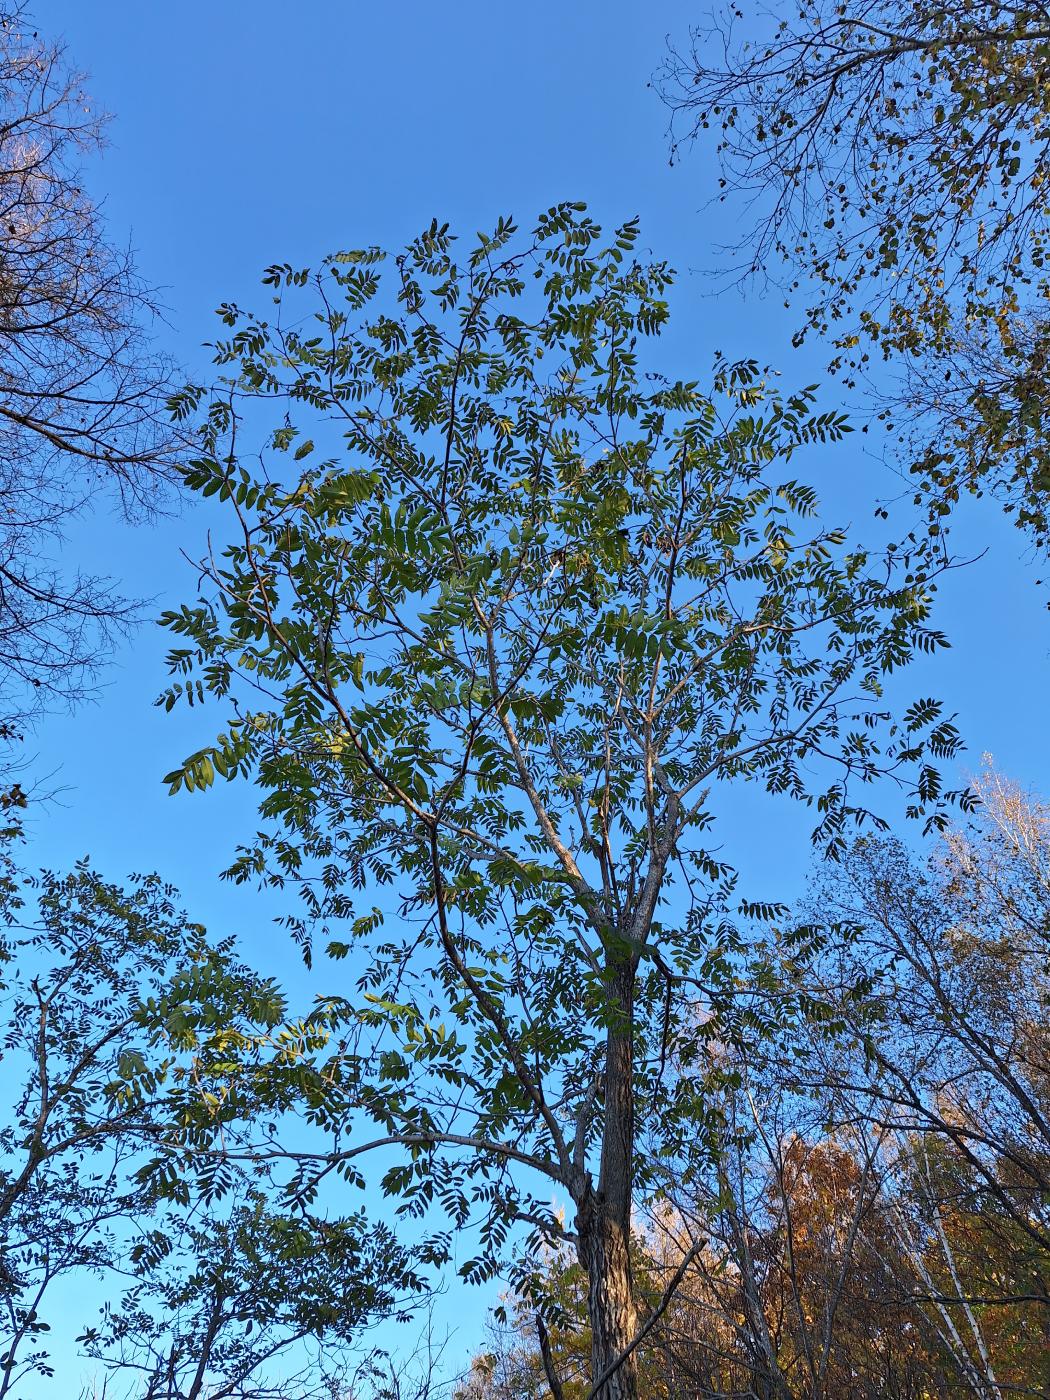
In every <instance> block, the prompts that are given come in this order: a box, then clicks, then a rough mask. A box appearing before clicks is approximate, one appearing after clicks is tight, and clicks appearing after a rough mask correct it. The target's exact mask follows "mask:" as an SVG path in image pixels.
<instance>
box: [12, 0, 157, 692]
mask: <svg viewBox="0 0 1050 1400" xmlns="http://www.w3.org/2000/svg"><path fill="white" fill-rule="evenodd" d="M103 131H104V121H103V118H102V117H101V115H100V114H99V113H98V111H97V110H96V109H95V108H94V107H93V106H92V104H91V102H90V101H89V99H88V98H87V96H86V95H85V93H84V91H83V87H82V82H81V79H80V77H79V75H78V74H77V73H76V72H75V71H74V70H73V69H72V68H70V66H69V64H68V62H67V59H66V55H65V53H64V51H63V49H62V47H61V45H59V44H56V43H53V42H50V41H46V40H44V39H42V38H41V37H40V36H39V34H38V33H36V32H34V31H33V29H32V27H31V20H30V18H29V16H28V15H27V13H26V11H25V9H24V7H22V6H21V5H15V6H10V5H7V6H2V7H0V498H2V502H3V504H2V507H0V511H2V514H0V704H2V706H3V709H4V710H5V711H6V712H7V715H8V717H9V718H17V717H20V716H21V715H24V714H25V713H26V712H32V710H34V709H35V708H39V706H40V705H41V704H45V703H47V702H48V701H49V700H51V701H53V700H56V699H59V700H67V699H74V698H76V697H77V696H78V695H81V694H83V693H84V691H85V688H87V687H89V685H90V683H91V678H92V675H93V672H94V671H95V669H96V667H97V664H98V663H99V661H100V659H101V658H102V657H103V656H104V654H105V651H106V645H107V642H108V641H109V639H110V637H111V636H112V634H113V633H114V631H119V630H120V629H122V628H124V627H126V626H127V625H128V624H129V622H130V621H131V620H132V618H133V617H134V613H135V608H134V606H133V604H132V603H131V602H129V600H127V599H126V598H123V597H122V596H121V595H120V592H119V589H118V587H116V586H115V585H114V584H112V583H111V582H110V581H109V580H107V579H106V578H104V577H101V576H99V575H97V574H94V573H91V572H86V571H83V572H82V571H80V570H78V569H77V568H76V567H75V566H74V567H73V568H69V567H65V566H63V565H62V564H61V563H60V562H59V561H58V559H57V558H56V555H57V554H58V553H59V552H60V548H61V545H62V541H63V537H64V533H65V529H66V527H67V526H68V524H69V523H70V522H71V521H72V520H73V519H74V518H75V517H76V516H78V515H80V514H82V513H83V512H84V511H85V510H86V509H87V508H88V507H90V506H92V505H93V504H95V503H97V502H98V501H100V500H102V499H104V498H106V497H109V498H110V499H111V500H115V502H116V503H117V505H118V506H119V508H120V509H121V510H122V511H123V512H124V513H125V514H126V515H129V516H134V515H136V514H141V513H142V512H149V511H150V510H151V509H153V508H154V507H155V505H156V503H157V500H158V496H157V490H158V486H159V485H160V484H161V483H163V482H170V481H171V480H172V479H173V476H174V473H173V467H174V461H175V452H176V447H177V443H176V438H175V436H174V434H173V432H172V430H171V428H170V426H169V422H168V415H167V412H166V408H165V404H166V398H167V393H168V372H169V366H168V364H167V363H166V362H165V360H164V359H163V357H161V356H159V355H157V354H155V353H154V352H153V350H152V348H151V345H150V343H149V338H148V333H147V332H148V328H149V326H150V323H151V319H152V317H153V315H154V314H155V306H154V304H153V301H152V299H151V297H150V294H149V292H148V290H147V288H146V287H145V285H144V284H143V282H142V281H141V279H140V278H139V276H138V275H137V274H136V271H135V267H134V264H133V262H132V259H131V257H130V254H129V253H128V252H127V251H126V250H124V249H122V248H120V247H119V246H117V245H116V244H115V243H114V242H112V241H111V239H110V238H109V236H108V233H107V230H106V227H105V224H104V221H103V219H102V218H101V216H100V213H99V210H98V208H97V206H96V205H95V204H94V203H93V202H92V200H91V198H90V197H89V195H88V194H87V193H86V191H85V188H84V184H83V164H84V162H85V160H86V159H87V158H88V157H89V156H90V155H91V154H92V153H93V152H94V151H96V150H97V149H98V148H99V146H100V144H101V141H102V136H103Z"/></svg>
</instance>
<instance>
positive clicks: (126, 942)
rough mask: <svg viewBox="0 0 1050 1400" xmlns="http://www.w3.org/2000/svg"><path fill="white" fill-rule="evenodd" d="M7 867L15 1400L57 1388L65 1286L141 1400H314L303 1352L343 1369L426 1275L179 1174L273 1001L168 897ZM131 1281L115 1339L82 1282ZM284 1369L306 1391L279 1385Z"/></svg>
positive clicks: (314, 1364) (4, 1141)
mask: <svg viewBox="0 0 1050 1400" xmlns="http://www.w3.org/2000/svg"><path fill="white" fill-rule="evenodd" d="M5 854H6V858H7V864H6V868H5V871H4V877H5V878H4V881H3V910H2V913H3V924H4V940H3V955H4V965H3V986H2V1012H3V1022H2V1026H3V1030H2V1042H0V1046H2V1055H3V1061H4V1071H5V1084H7V1085H9V1086H10V1097H9V1099H8V1101H7V1103H6V1105H5V1109H6V1111H5V1117H4V1122H3V1126H2V1127H0V1239H2V1246H0V1310H2V1311H0V1318H2V1322H0V1338H2V1342H0V1396H4V1397H10V1400H15V1397H18V1396H22V1395H27V1394H30V1393H34V1392H33V1390H32V1377H33V1376H34V1375H37V1376H39V1375H41V1374H42V1375H50V1374H51V1360H50V1357H49V1354H48V1352H49V1343H48V1334H49V1332H50V1330H51V1326H52V1323H53V1322H54V1321H55V1320H56V1312H55V1305H54V1302H53V1298H54V1285H55V1284H56V1283H57V1282H59V1281H61V1280H65V1281H66V1282H67V1284H69V1285H72V1283H73V1282H74V1281H77V1282H79V1283H80V1285H81V1297H82V1302H83V1306H84V1315H83V1316H82V1317H81V1319H80V1320H81V1321H82V1322H83V1323H84V1324H85V1325H87V1326H88V1330H87V1332H86V1333H85V1335H84V1337H83V1338H82V1339H81V1340H82V1342H83V1344H84V1345H85V1346H87V1347H88V1349H89V1352H90V1354H92V1355H94V1356H95V1357H96V1359H97V1360H98V1361H99V1363H100V1365H102V1364H104V1365H105V1367H106V1368H107V1369H108V1370H109V1371H110V1372H111V1376H112V1377H114V1378H116V1380H117V1381H120V1382H121V1383H122V1382H124V1381H126V1380H127V1379H128V1377H129V1376H130V1375H134V1374H136V1373H137V1374H138V1375H139V1376H140V1377H141V1378H142V1389H141V1392H140V1393H141V1395H142V1396H153V1397H159V1396H164V1397H166V1400H183V1398H184V1397H194V1400H195V1397H197V1396H198V1395H201V1394H203V1393H206V1394H209V1395H219V1394H225V1395H229V1396H239V1397H247V1396H248V1395H259V1396H262V1395H274V1394H278V1393H282V1394H294V1395H296V1396H297V1397H301V1396H305V1395H306V1394H307V1393H308V1392H309V1388H310V1386H311V1385H312V1386H313V1387H314V1388H315V1389H316V1388H317V1387H318V1386H319V1385H320V1384H321V1376H322V1373H323V1367H321V1366H320V1362H319V1359H318V1356H317V1355H315V1354H314V1353H312V1352H310V1351H309V1349H307V1350H305V1351H304V1348H303V1345H302V1344H303V1343H305V1342H306V1341H307V1340H309V1341H310V1342H311V1343H312V1345H313V1346H314V1347H315V1348H319V1347H322V1346H323V1344H327V1346H328V1350H327V1353H325V1355H326V1357H327V1358H328V1359H330V1361H331V1366H332V1368H333V1370H335V1369H337V1367H338V1366H339V1365H340V1364H342V1363H344V1362H345V1360H346V1352H347V1351H348V1349H349V1347H350V1345H351V1343H353V1344H354V1345H355V1346H357V1345H359V1344H360V1334H361V1331H362V1329H363V1328H364V1327H365V1326H366V1324H367V1323H368V1322H370V1321H371V1320H373V1319H374V1318H375V1317H376V1316H378V1315H380V1314H382V1315H386V1314H387V1313H389V1312H390V1310H391V1309H392V1308H394V1307H395V1305H396V1303H397V1302H398V1300H399V1299H400V1298H402V1297H408V1296H409V1295H410V1294H411V1293H412V1291H413V1289H414V1286H415V1276H414V1275H413V1274H412V1273H411V1270H410V1268H409V1264H408V1259H407V1255H406V1254H405V1252H404V1251H403V1250H401V1249H399V1248H397V1247H396V1246H395V1245H394V1244H393V1242H392V1240H391V1239H390V1237H389V1234H388V1233H387V1232H385V1231H383V1230H382V1229H374V1228H370V1227H368V1226H367V1225H366V1224H365V1223H364V1222H363V1221H362V1220H360V1219H343V1218H340V1217H338V1216H337V1215H334V1214H332V1213H331V1212H329V1211H327V1210H322V1209H315V1210H314V1211H313V1212H309V1211H307V1212H303V1211H299V1212H297V1213H294V1214H293V1213H290V1212H289V1210H288V1208H287V1206H285V1205H284V1204H283V1202H282V1200H281V1198H280V1196H279V1195H278V1194H277V1193H275V1192H274V1191H273V1190H272V1189H271V1188H270V1187H269V1186H268V1183H267V1181H266V1178H265V1175H260V1174H259V1173H258V1172H246V1171H245V1170H244V1169H243V1168H241V1167H239V1166H238V1165H237V1164H236V1163H232V1162H221V1161H220V1162H209V1163H207V1164H206V1166H205V1168H204V1169H203V1170H202V1171H201V1172H199V1173H196V1174H193V1173H190V1172H188V1171H186V1170H185V1168H184V1166H182V1165H180V1164H173V1154H174V1153H176V1151H178V1150H179V1147H180V1143H181V1133H180V1109H181V1110H182V1111H183V1112H184V1106H185V1104H186V1103H187V1102H190V1101H192V1100H194V1099H195V1098H199V1097H200V1096H201V1095H202V1094H208V1093H209V1092H210V1090H209V1088H208V1085H209V1083H210V1076H209V1066H211V1065H212V1064H213V1063H215V1062H218V1063H220V1064H221V1063H223V1062H224V1061H225V1060H227V1059H228V1058H229V1056H230V1054H231V1053H233V1050H234V1047H241V1048H242V1049H243V1047H245V1046H247V1045H250V1044H252V1043H254V1042H255V1041H256V1040H259V1039H263V1040H267V1039H268V1037H269V1036H270V1034H271V1032H272V1031H273V1030H274V1028H275V1027H277V1026H279V1025H280V1024H281V1022H282V1019H283V1017H284V1014H285V1003H284V1001H283V998H282V997H281V996H280V994H279V992H278V990H277V988H276V985H275V984H274V983H273V982H272V981H271V980H269V979H265V978H261V977H258V976H256V975H255V974H252V973H251V972H249V970H248V969H247V968H245V967H244V966H243V964H241V963H240V962H239V961H238V960H237V959H236V958H235V957H234V955H233V951H232V946H231V944H230V943H229V942H228V941H227V942H221V943H216V942H212V941H209V940H208V939H207V938H206V936H205V933H204V930H203V929H202V928H201V927H200V926H199V925H194V924H191V923H188V922H187V920H186V919H185V916H184V915H182V913H181V912H180V911H179V910H178V908H177V907H176V906H175V904H174V903H173V891H172V890H171V889H170V888H169V887H167V886H165V885H164V884H163V883H162V882H161V881H160V880H159V879H157V878H156V877H147V878H144V879H140V880H138V881H137V882H134V883H133V884H132V885H131V886H130V887H129V888H127V889H122V888H120V887H119V886H115V885H113V884H110V883H107V882H104V881H103V880H101V879H100V877H99V876H98V875H96V874H95V873H93V872H92V871H91V870H89V869H88V868H87V867H86V866H79V867H78V868H77V869H76V870H75V871H74V872H73V873H71V874H69V875H58V874H53V873H46V872H45V873H44V874H43V875H42V876H40V877H39V878H36V879H33V880H30V881H28V882H27V881H26V879H25V877H24V876H23V875H22V874H21V872H20V871H19V870H18V869H17V866H16V865H15V863H14V859H13V853H12V852H11V850H10V849H9V848H7V849H6V852H5ZM282 1044H283V1045H284V1046H285V1047H286V1048H288V1049H289V1051H290V1052H291V1051H292V1049H293V1047H294V1045H295V1042H294V1039H293V1037H292V1034H291V1032H290V1031H287V1032H285V1035H284V1038H283V1039H282ZM157 1158H159V1165H158V1167H157V1168H156V1169H154V1170H148V1169H147V1168H148V1165H149V1163H150V1161H151V1159H157ZM129 1273H130V1274H132V1275H133V1276H134V1279H135V1282H134V1284H133V1285H132V1287H131V1289H130V1292H128V1294H127V1296H126V1297H124V1299H123V1301H122V1302H121V1303H120V1304H119V1305H118V1306H115V1307H114V1306H111V1305H108V1306H107V1308H106V1319H105V1321H104V1323H99V1320H98V1319H97V1318H95V1317H93V1316H91V1315H89V1309H90V1308H92V1306H93V1300H94V1297H95V1289H94V1288H88V1287H87V1286H86V1285H87V1283H88V1280H90V1279H91V1278H93V1277H94V1278H95V1279H99V1278H101V1279H103V1280H105V1282H106V1285H107V1286H108V1287H111V1288H116V1287H120V1286H122V1285H121V1283H120V1282H119V1280H121V1279H124V1280H126V1279H127V1277H128V1275H129ZM103 1296H105V1294H103ZM284 1352H289V1353H290V1354H291V1355H293V1356H297V1357H298V1362H299V1374H298V1376H297V1386H298V1389H296V1390H292V1389H290V1388H286V1389H285V1390H284V1391H281V1390H280V1385H279V1383H278V1380H277V1379H275V1376H274V1372H273V1367H272V1362H273V1360H274V1358H275V1357H277V1356H278V1354H279V1353H284ZM252 1387H255V1388H254V1389H253V1388H252Z"/></svg>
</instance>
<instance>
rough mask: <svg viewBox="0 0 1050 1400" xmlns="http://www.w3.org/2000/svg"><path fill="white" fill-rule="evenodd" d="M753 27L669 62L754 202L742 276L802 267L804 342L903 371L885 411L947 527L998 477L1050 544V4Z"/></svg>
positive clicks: (710, 35) (668, 78)
mask: <svg viewBox="0 0 1050 1400" xmlns="http://www.w3.org/2000/svg"><path fill="white" fill-rule="evenodd" d="M742 20H743V14H742V12H740V11H738V10H736V9H733V8H730V9H728V10H726V11H724V12H722V13H721V14H719V15H717V16H715V17H712V19H711V20H710V21H709V22H707V23H705V24H702V25H700V26H699V27H697V28H696V29H695V30H694V31H693V34H692V42H691V44H690V45H689V46H687V47H685V48H680V49H676V50H673V51H672V52H671V53H670V55H669V57H668V60H667V62H666V64H665V66H664V69H663V73H662V87H663V91H664V95H665V97H666V99H667V100H668V102H669V103H670V104H671V106H672V108H673V110H674V113H675V127H676V131H677V140H678V141H679V142H681V141H683V140H687V139H689V140H691V139H693V138H702V139H706V137H705V135H704V133H706V131H707V130H708V129H713V131H715V132H717V133H718V135H717V137H716V141H717V145H716V152H717V157H718V160H719V162H720V165H721V170H722V178H721V181H720V185H721V187H722V188H723V190H725V191H726V192H727V194H737V195H742V196H745V197H747V198H748V200H749V201H752V200H753V201H754V203H753V205H750V206H749V207H754V208H755V211H756V218H755V221H754V223H753V224H750V225H748V226H747V228H746V231H745V232H744V233H743V234H742V235H741V237H740V239H739V242H738V243H737V245H736V251H737V252H738V253H739V254H740V256H741V266H742V268H743V269H746V271H747V272H748V273H751V274H754V273H760V274H763V275H768V276H774V277H775V276H776V275H777V272H776V269H777V267H778V265H779V266H781V267H785V266H786V268H787V269H788V270H787V273H786V275H787V281H788V284H789V295H790V296H792V297H794V298H795V299H797V300H799V301H800V302H801V307H802V310H801V318H802V322H803V324H802V327H801V328H800V330H799V333H798V338H799V339H801V338H802V337H803V336H804V335H805V334H806V333H807V332H812V333H814V334H815V335H816V336H817V337H819V338H820V339H822V340H829V341H830V343H831V345H832V346H833V347H834V361H833V364H834V365H835V366H836V367H839V368H842V369H844V370H845V371H846V373H847V377H848V378H849V379H851V380H852V379H854V378H856V376H857V375H859V374H862V373H863V372H864V371H865V369H866V367H867V366H868V363H869V358H870V357H871V356H873V355H874V356H875V357H876V359H877V358H879V357H880V356H885V357H887V358H889V359H891V360H892V361H893V363H894V365H895V367H896V369H897V370H898V371H899V372H900V373H899V376H898V377H897V378H895V380H894V381H892V382H893V387H892V388H891V389H890V390H889V392H888V393H884V395H883V399H882V403H883V406H884V408H885V409H886V412H887V414H888V415H889V416H891V417H893V418H896V419H901V418H902V419H903V427H904V431H905V434H906V438H907V440H908V441H907V446H908V450H909V454H910V460H909V465H911V466H912V470H913V471H914V472H916V473H917V474H918V477H919V480H920V483H921V487H922V492H923V494H925V496H926V499H927V501H928V503H929V505H930V510H931V515H932V518H933V520H934V522H936V521H938V520H939V519H940V517H941V516H943V515H944V514H946V513H947V512H948V511H949V510H950V509H951V507H952V505H953V503H954V502H955V501H957V500H958V498H959V496H960V493H961V492H963V491H966V490H969V491H972V492H974V493H978V494H979V493H980V492H981V491H982V490H983V489H984V488H986V487H991V488H992V489H993V490H995V491H996V492H997V493H998V494H999V495H1000V497H1001V499H1002V500H1003V502H1004V504H1005V506H1006V508H1007V510H1008V511H1011V512H1013V513H1014V517H1015V519H1016V521H1017V523H1018V524H1019V525H1021V526H1023V527H1024V528H1026V529H1028V530H1030V531H1031V532H1032V534H1033V535H1034V537H1035V539H1036V540H1037V541H1038V543H1039V544H1040V545H1041V546H1042V545H1045V544H1046V542H1047V533H1048V521H1047V502H1048V499H1050V456H1048V453H1047V438H1046V428H1045V416H1046V415H1045V406H1046V382H1047V381H1046V345H1047V325H1048V320H1047V293H1048V284H1047V279H1046V276H1045V273H1044V264H1045V259H1046V247H1047V234H1048V228H1050V224H1048V212H1050V211H1048V205H1047V198H1046V189H1047V176H1048V164H1050V144H1048V135H1050V129H1048V125H1047V119H1048V115H1050V108H1048V105H1047V102H1048V99H1047V91H1048V84H1047V73H1048V65H1050V27H1048V25H1047V15H1046V11H1045V9H1044V8H1042V7H1041V6H1039V5H1027V6H1026V5H1022V6H1020V7H1017V6H1005V5H1002V4H1000V3H999V0H978V2H977V3H970V0H964V2H960V3H956V2H955V0H952V3H948V4H946V5H939V4H938V5H931V4H928V3H925V0H917V3H908V2H904V3H902V2H901V0H847V3H846V4H838V3H835V4H830V3H824V0H815V3H810V0H804V3H803V4H801V5H799V6H796V7H791V8H790V11H788V10H785V11H784V12H783V13H781V14H779V15H778V14H777V13H776V12H774V13H773V14H772V15H765V14H760V13H754V14H749V15H748V26H749V29H748V32H747V34H746V36H745V37H744V38H743V39H741V40H738V39H737V34H738V33H739V32H740V26H739V24H738V23H737V21H742ZM725 197H726V195H723V196H722V198H725ZM885 382H886V381H885V376H884V375H883V376H876V378H875V381H874V383H875V387H876V388H877V389H880V388H881V389H882V390H885ZM871 387H872V386H871V383H870V382H869V384H868V385H867V389H868V391H869V392H870V389H871Z"/></svg>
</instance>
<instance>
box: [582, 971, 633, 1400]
mask: <svg viewBox="0 0 1050 1400" xmlns="http://www.w3.org/2000/svg"><path fill="white" fill-rule="evenodd" d="M608 974H609V979H608V987H609V992H610V1002H611V1006H610V1024H609V1029H608V1032H607V1038H606V1064H605V1125H604V1133H603V1135H602V1158H601V1169H600V1175H599V1179H598V1188H597V1190H594V1189H593V1188H592V1187H591V1186H590V1185H588V1186H587V1187H586V1190H585V1193H584V1194H583V1196H582V1198H581V1199H579V1200H578V1201H577V1214H576V1231H577V1237H578V1239H579V1254H580V1262H581V1263H582V1265H583V1267H584V1269H585V1270H586V1271H587V1280H588V1289H587V1307H588V1313H589V1321H590V1324H591V1384H592V1385H593V1384H595V1382H597V1381H598V1379H599V1378H600V1377H601V1376H603V1375H604V1374H605V1372H606V1371H608V1370H609V1369H610V1368H611V1367H612V1366H613V1364H614V1363H615V1362H616V1361H618V1360H619V1358H620V1357H622V1356H623V1355H624V1352H625V1351H626V1350H627V1348H628V1347H629V1346H630V1345H631V1343H632V1342H633V1341H634V1337H635V1330H636V1328H637V1323H638V1317H637V1313H636V1310H635V1305H634V1279H633V1277H632V1274H631V1198H632V1186H633V1177H634V1163H633V1156H634V975H635V964H634V959H633V957H632V956H631V954H629V953H624V954H620V955H619V956H617V957H615V958H613V959H610V964H609V966H608ZM637 1396H638V1366H637V1357H636V1355H635V1353H634V1352H632V1353H631V1355H630V1356H629V1357H627V1359H626V1360H625V1361H623V1362H622V1364H620V1365H619V1366H618V1367H617V1368H616V1370H615V1371H614V1372H613V1374H612V1375H611V1376H610V1377H609V1379H608V1380H607V1381H605V1382H604V1384H603V1385H602V1388H601V1389H600V1390H599V1391H598V1392H597V1394H596V1396H595V1400H637Z"/></svg>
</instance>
